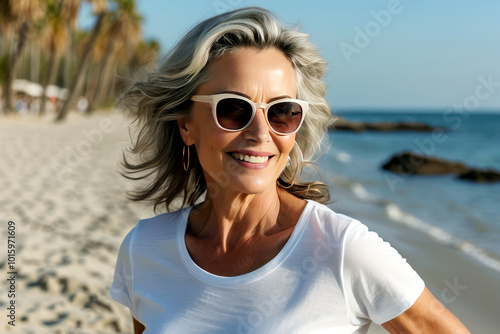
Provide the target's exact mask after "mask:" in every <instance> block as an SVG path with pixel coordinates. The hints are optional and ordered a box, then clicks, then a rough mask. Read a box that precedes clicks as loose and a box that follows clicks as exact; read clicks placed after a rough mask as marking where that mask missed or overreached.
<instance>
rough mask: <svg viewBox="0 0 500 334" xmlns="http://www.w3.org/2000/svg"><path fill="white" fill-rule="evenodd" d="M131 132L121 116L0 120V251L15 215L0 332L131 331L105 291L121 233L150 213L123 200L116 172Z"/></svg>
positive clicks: (126, 318)
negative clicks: (12, 287) (12, 313)
mask: <svg viewBox="0 0 500 334" xmlns="http://www.w3.org/2000/svg"><path fill="white" fill-rule="evenodd" d="M126 128H127V126H126V123H124V122H122V119H121V118H120V117H119V116H118V115H117V114H107V115H104V114H97V115H95V116H92V117H82V116H78V115H73V114H72V115H71V116H70V118H69V119H68V121H67V122H65V123H63V124H53V123H52V121H51V118H45V119H42V120H40V119H36V118H34V119H32V118H22V119H20V118H17V117H16V118H9V119H5V118H1V119H0V157H1V160H0V170H1V174H0V219H1V220H2V230H1V235H2V237H1V238H2V242H1V246H0V247H1V249H2V250H5V249H6V247H7V246H6V244H7V232H8V228H7V224H8V221H13V222H14V224H15V233H16V234H15V242H16V243H15V247H16V248H15V251H16V258H15V271H17V275H16V278H15V282H14V283H15V297H14V298H8V294H7V293H8V290H9V289H10V285H9V282H7V280H6V279H4V277H6V278H9V277H10V275H9V274H7V272H9V271H11V270H9V268H7V263H6V259H7V257H6V256H2V257H1V258H0V261H1V262H0V269H1V272H2V274H3V275H2V285H1V293H0V309H2V310H3V311H2V312H1V313H2V322H1V324H0V332H4V331H13V332H19V333H115V332H123V333H131V332H132V328H131V319H130V315H129V312H128V310H127V309H126V308H125V307H123V306H121V305H120V304H118V303H117V302H115V301H114V300H112V299H111V297H109V288H110V284H111V282H112V278H113V272H114V266H115V261H116V256H117V250H118V247H119V246H120V243H121V241H122V239H123V238H124V236H125V235H126V233H127V232H128V231H129V230H130V229H131V228H132V227H133V226H134V225H135V224H136V223H137V221H138V219H139V218H140V217H143V216H148V215H152V213H147V210H145V209H143V208H141V207H140V206H138V205H136V204H134V203H132V202H130V201H129V200H127V199H126V197H125V193H124V191H125V190H126V189H130V185H129V184H128V181H126V180H125V179H124V178H123V177H121V176H120V175H119V174H118V173H117V172H116V170H117V167H118V163H119V158H120V154H121V151H122V148H123V147H125V146H126V145H127V143H128V132H127V131H126ZM4 254H5V253H4ZM11 300H14V302H15V316H16V318H15V322H14V323H15V327H14V326H11V325H9V324H8V322H7V321H11V320H10V319H9V318H6V315H7V313H8V312H10V311H9V310H7V309H6V307H8V306H10V303H11ZM4 314H5V315H4ZM5 319H7V320H5Z"/></svg>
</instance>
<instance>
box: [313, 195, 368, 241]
mask: <svg viewBox="0 0 500 334" xmlns="http://www.w3.org/2000/svg"><path fill="white" fill-rule="evenodd" d="M307 214H308V224H309V225H310V227H311V228H315V229H317V230H318V231H317V232H318V233H320V234H321V235H323V236H324V237H325V238H326V239H327V240H331V241H333V240H335V241H337V242H338V241H343V240H344V239H345V238H346V236H347V235H348V234H349V233H348V232H349V231H350V230H352V229H358V228H366V226H365V225H363V224H362V223H361V222H359V221H358V220H356V219H354V218H352V217H349V216H346V215H344V214H341V213H338V212H335V211H334V210H332V209H330V208H329V207H327V206H326V205H324V204H320V203H317V202H314V201H309V212H308V213H307ZM366 229H367V228H366Z"/></svg>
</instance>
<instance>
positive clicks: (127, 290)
mask: <svg viewBox="0 0 500 334" xmlns="http://www.w3.org/2000/svg"><path fill="white" fill-rule="evenodd" d="M134 231H135V228H134V229H132V230H131V231H130V232H129V233H128V234H127V236H126V237H125V239H123V242H122V244H121V246H120V250H119V252H118V259H117V261H116V267H115V275H114V278H113V284H112V285H111V289H110V295H111V297H112V298H113V299H114V300H116V301H118V302H119V303H121V304H123V305H125V306H126V307H128V308H129V309H130V312H131V313H132V315H133V316H134V317H135V318H136V319H137V313H136V312H135V307H134V303H133V302H132V296H133V283H134V280H133V275H132V259H131V251H130V249H131V243H132V239H133V234H134Z"/></svg>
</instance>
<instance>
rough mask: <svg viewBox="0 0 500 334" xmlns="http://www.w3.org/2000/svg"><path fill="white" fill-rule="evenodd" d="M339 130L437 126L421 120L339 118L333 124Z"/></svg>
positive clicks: (404, 129)
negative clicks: (389, 120)
mask: <svg viewBox="0 0 500 334" xmlns="http://www.w3.org/2000/svg"><path fill="white" fill-rule="evenodd" d="M332 129H333V130H337V131H352V132H362V131H365V130H367V131H426V132H430V131H433V130H435V129H436V128H435V127H432V126H430V125H429V124H426V123H420V122H374V123H370V122H354V121H349V120H347V119H345V118H341V117H339V118H337V119H336V120H335V122H334V123H333V126H332Z"/></svg>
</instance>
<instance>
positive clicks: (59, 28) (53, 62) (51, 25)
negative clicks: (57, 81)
mask: <svg viewBox="0 0 500 334" xmlns="http://www.w3.org/2000/svg"><path fill="white" fill-rule="evenodd" d="M65 2H71V0H59V1H58V0H51V1H49V2H48V4H47V5H48V6H47V16H46V24H45V26H44V28H43V30H42V34H41V39H40V40H41V47H42V48H43V49H45V50H46V51H47V52H48V54H49V60H48V65H47V77H46V79H45V81H44V84H43V93H42V101H41V105H40V115H43V114H44V113H45V106H46V103H47V96H46V89H47V86H48V85H50V84H52V83H53V82H54V78H55V75H56V72H57V68H58V66H57V64H58V60H59V55H60V54H61V52H62V51H63V50H64V47H65V44H66V39H67V36H66V32H67V31H66V23H65V20H64V17H63V16H62V6H63V5H64V3H65Z"/></svg>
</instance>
